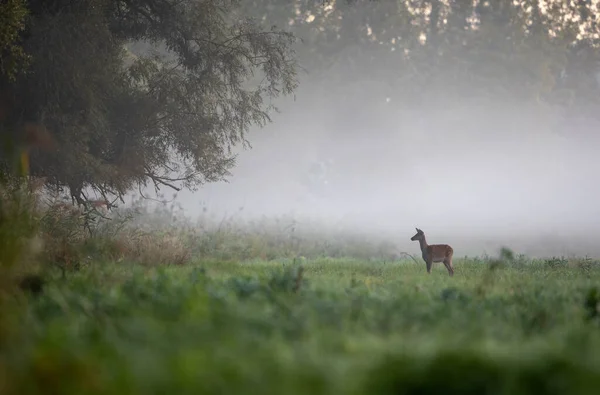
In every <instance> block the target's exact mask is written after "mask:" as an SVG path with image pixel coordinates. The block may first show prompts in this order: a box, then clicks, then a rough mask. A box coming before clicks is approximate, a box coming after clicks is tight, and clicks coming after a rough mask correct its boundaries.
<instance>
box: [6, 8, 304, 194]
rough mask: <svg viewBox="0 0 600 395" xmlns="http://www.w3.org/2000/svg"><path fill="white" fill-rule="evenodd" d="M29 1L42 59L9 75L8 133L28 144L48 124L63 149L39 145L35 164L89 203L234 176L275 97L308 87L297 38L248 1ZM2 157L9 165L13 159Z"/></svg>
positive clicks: (33, 39) (31, 48) (36, 51)
mask: <svg viewBox="0 0 600 395" xmlns="http://www.w3.org/2000/svg"><path fill="white" fill-rule="evenodd" d="M28 6H29V12H30V17H29V18H28V19H27V23H26V25H25V29H24V30H23V31H22V32H21V34H20V37H19V38H20V42H21V43H22V48H23V49H24V51H25V53H26V54H28V55H30V56H31V64H30V67H29V68H28V69H27V73H26V75H25V76H24V77H20V78H17V79H16V80H15V81H12V80H10V79H9V78H7V77H6V76H3V77H2V78H1V79H0V92H1V93H2V98H1V99H3V103H5V108H6V113H7V114H8V115H7V117H5V118H4V119H0V122H1V123H0V131H1V132H2V134H3V135H4V136H12V138H11V139H9V140H10V141H17V142H20V143H21V144H23V143H24V136H25V135H26V134H25V133H24V130H25V129H26V125H32V124H34V125H37V128H38V130H41V128H44V130H47V131H48V133H49V135H50V136H51V137H52V140H53V144H52V148H53V149H41V148H48V147H32V148H31V149H30V173H31V174H32V175H34V176H43V177H47V185H48V186H54V187H56V188H59V189H61V188H68V189H69V190H70V193H71V195H72V196H73V197H74V198H75V199H77V200H78V201H79V202H83V201H84V200H85V199H86V196H85V190H86V189H90V188H91V189H93V190H95V191H97V192H99V193H101V194H102V195H104V196H108V195H113V196H114V195H116V196H122V195H123V194H124V193H126V192H127V191H128V190H130V189H131V188H133V187H136V186H139V187H141V186H144V185H146V184H147V183H148V182H152V183H154V185H156V186H160V185H168V186H171V187H175V188H178V185H183V186H184V187H189V188H194V187H195V186H197V185H200V184H202V183H204V182H210V181H216V180H220V179H222V178H223V177H224V176H225V175H227V174H228V170H229V169H230V168H231V166H232V165H233V164H234V157H233V156H232V155H231V152H230V148H231V147H232V146H233V145H235V144H240V143H241V144H244V143H245V142H246V140H245V133H246V132H247V130H248V128H249V127H250V126H251V125H253V124H258V125H262V124H264V123H265V122H267V121H268V120H269V115H268V111H269V110H270V104H269V100H270V98H273V97H276V96H278V95H280V94H289V93H291V92H292V91H293V90H294V89H295V87H296V85H297V82H296V69H295V63H294V61H295V59H294V52H293V47H292V44H293V41H294V37H293V36H292V35H291V34H289V33H286V32H283V31H281V30H277V29H275V28H272V29H261V28H260V27H259V26H258V25H257V24H256V23H254V22H253V21H252V20H250V19H248V18H245V17H243V16H241V15H240V13H239V12H238V10H239V4H238V1H236V0H183V1H182V0H119V1H110V0H54V1H42V0H30V1H29V3H28ZM0 32H1V31H0ZM3 37H4V36H0V38H3ZM0 44H1V43H0ZM140 48H143V49H147V50H145V51H136V49H140ZM5 59H7V58H6V57H5V55H4V53H3V54H2V61H4V60H5ZM30 129H31V127H30ZM29 134H31V133H29ZM3 141H8V140H7V139H4V140H3ZM38 145H39V144H38ZM0 159H2V165H3V167H4V168H5V169H6V168H7V167H8V166H9V165H10V157H9V156H4V157H0Z"/></svg>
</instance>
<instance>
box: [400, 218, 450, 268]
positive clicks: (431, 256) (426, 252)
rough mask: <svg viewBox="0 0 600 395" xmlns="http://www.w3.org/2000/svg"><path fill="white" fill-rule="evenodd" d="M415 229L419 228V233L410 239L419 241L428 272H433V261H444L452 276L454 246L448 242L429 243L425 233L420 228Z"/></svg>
mask: <svg viewBox="0 0 600 395" xmlns="http://www.w3.org/2000/svg"><path fill="white" fill-rule="evenodd" d="M415 229H416V230H417V234H416V235H414V236H413V237H411V238H410V240H411V241H416V240H418V241H419V246H420V247H421V254H422V256H423V260H424V261H425V264H426V265H427V273H428V274H431V266H432V265H433V262H443V263H444V266H446V269H448V275H450V276H451V277H452V276H453V275H454V268H453V267H452V255H454V250H453V249H452V247H450V246H449V245H448V244H427V240H425V233H424V232H423V231H422V230H421V229H419V228H415Z"/></svg>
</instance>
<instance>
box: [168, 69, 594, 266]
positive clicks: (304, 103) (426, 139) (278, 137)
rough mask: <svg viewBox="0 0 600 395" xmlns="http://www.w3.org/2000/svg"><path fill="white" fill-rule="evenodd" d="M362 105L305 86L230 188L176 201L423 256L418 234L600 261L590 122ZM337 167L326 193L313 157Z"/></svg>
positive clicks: (485, 107)
mask: <svg viewBox="0 0 600 395" xmlns="http://www.w3.org/2000/svg"><path fill="white" fill-rule="evenodd" d="M360 77H361V76H356V78H360ZM361 100H362V98H361V97H355V98H352V99H351V101H353V102H356V103H357V108H362V109H363V110H362V111H353V110H352V109H348V110H346V108H345V107H346V106H344V107H338V106H337V105H336V102H338V100H336V97H335V91H334V93H332V94H331V97H329V100H328V102H327V103H322V101H321V98H320V97H319V93H318V92H317V93H315V92H314V91H312V90H311V88H310V86H309V87H303V88H301V89H300V90H299V92H298V94H297V96H296V101H293V100H288V101H287V102H285V104H284V105H283V106H282V107H283V108H282V113H281V114H277V115H275V116H274V119H273V123H272V124H269V125H268V126H267V127H266V128H264V129H262V130H253V131H252V133H251V134H250V136H249V140H250V142H251V144H252V146H253V148H252V149H249V150H243V149H238V150H237V151H238V152H239V156H238V162H237V166H236V168H235V169H233V172H232V173H233V175H232V176H231V177H230V178H229V183H214V184H207V185H205V186H204V187H202V188H201V189H200V190H199V191H198V192H196V193H191V192H188V191H183V192H181V193H179V194H178V197H177V199H176V201H177V202H179V203H180V204H181V205H182V206H183V208H184V209H185V210H186V212H187V213H189V215H191V216H196V215H197V214H199V213H200V212H201V210H202V209H203V208H206V209H208V210H209V211H210V212H211V213H213V214H217V215H226V214H228V215H230V214H232V213H235V215H236V216H239V217H258V216H262V215H267V216H272V215H279V214H290V213H294V215H295V216H297V217H299V218H301V217H303V216H310V217H312V218H318V219H321V220H323V221H324V222H329V223H335V222H339V221H344V223H345V224H347V225H348V226H354V227H356V228H357V229H361V230H364V231H368V232H369V233H373V234H379V235H385V236H390V235H395V237H397V243H398V245H399V247H400V248H402V249H404V250H405V251H413V250H414V251H416V250H417V248H418V247H417V245H416V243H413V244H412V245H411V244H410V241H409V240H408V239H409V238H410V237H411V236H412V235H413V234H414V228H415V226H418V227H420V228H422V229H423V230H424V231H425V232H426V234H427V236H428V239H429V241H430V242H432V243H438V242H439V243H446V242H447V243H452V244H453V245H454V247H455V250H456V253H457V254H458V255H462V254H480V253H483V252H488V253H495V251H496V249H497V248H498V247H499V246H500V245H502V244H508V245H510V246H511V247H513V248H516V249H517V250H518V252H523V253H528V254H543V255H546V254H550V255H552V254H577V255H585V254H599V253H600V246H597V245H596V243H595V240H596V235H597V234H598V230H599V229H598V228H599V227H598V224H597V222H598V221H597V218H599V214H600V205H599V203H598V197H599V196H598V192H599V190H598V187H597V183H596V177H598V174H600V172H599V170H600V159H599V158H598V156H597V155H596V152H597V147H598V146H599V145H598V143H599V141H598V139H599V137H598V134H597V131H595V130H592V129H591V128H586V124H585V121H583V122H580V123H579V124H578V125H576V126H575V125H573V126H569V125H567V126H566V127H563V128H562V129H560V130H555V131H551V132H549V131H548V130H547V129H546V127H547V124H549V123H551V122H549V121H548V120H546V122H540V118H539V115H537V114H536V113H535V112H533V111H531V110H528V109H527V108H523V107H514V106H511V105H510V103H498V102H489V103H477V102H468V101H465V102H462V103H461V102H457V103H453V104H452V105H450V104H449V103H445V105H444V106H443V107H441V106H440V107H439V108H436V109H435V111H433V112H432V111H431V108H430V107H428V108H427V111H425V110H421V109H419V108H418V106H415V107H414V108H409V109H406V108H403V106H402V105H398V104H396V103H395V102H394V100H393V99H389V98H388V97H386V96H385V95H383V94H382V95H381V96H380V97H378V98H377V100H372V101H370V102H369V104H368V105H364V104H365V103H362V102H361ZM361 104H362V105H361ZM486 125H487V126H486ZM486 127H487V128H489V130H485V128H486ZM498 128H501V129H502V131H501V133H497V132H496V131H497V130H498ZM338 136H339V137H338ZM328 159H331V160H332V161H333V164H332V166H331V168H330V170H329V171H328V173H327V180H328V182H329V184H328V186H329V188H328V190H327V193H326V194H325V195H324V196H319V195H316V194H314V193H312V192H311V189H310V188H309V187H308V186H306V185H305V184H303V182H302V180H303V178H304V177H306V174H307V173H308V169H309V167H310V165H311V164H312V163H313V162H314V161H316V160H328ZM240 208H243V210H241V211H240V210H239V209H240Z"/></svg>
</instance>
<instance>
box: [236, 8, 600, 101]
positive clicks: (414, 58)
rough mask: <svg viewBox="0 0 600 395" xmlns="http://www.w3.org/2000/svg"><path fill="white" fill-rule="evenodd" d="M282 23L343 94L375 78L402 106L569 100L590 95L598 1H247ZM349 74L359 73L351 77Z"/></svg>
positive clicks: (598, 38) (311, 65) (315, 69)
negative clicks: (492, 100)
mask: <svg viewBox="0 0 600 395" xmlns="http://www.w3.org/2000/svg"><path fill="white" fill-rule="evenodd" d="M246 4H247V7H248V8H247V9H248V12H252V13H253V15H254V16H256V17H258V18H259V19H262V20H264V21H268V23H275V24H277V25H278V26H290V27H291V29H292V31H293V32H294V34H296V35H298V37H299V38H301V39H303V40H304V41H303V42H302V43H299V44H298V45H297V49H298V53H299V59H300V62H301V64H303V65H304V66H305V67H306V68H307V69H308V71H309V73H311V74H312V75H313V76H317V79H318V78H319V77H320V83H323V82H325V84H322V85H321V86H322V87H323V89H324V90H329V89H330V86H329V85H328V84H337V85H344V86H346V89H347V90H348V93H349V94H350V95H348V96H349V97H351V96H353V95H356V94H359V92H360V94H364V92H365V89H366V87H367V86H369V85H370V86H374V85H373V84H374V83H377V84H379V87H382V86H383V88H381V89H380V91H381V90H384V91H387V92H388V96H392V97H394V98H395V99H396V100H398V101H401V102H402V103H403V105H415V104H416V105H421V104H422V103H425V102H427V101H429V100H433V99H434V98H436V97H439V96H440V94H443V95H444V96H445V97H448V98H449V99H450V100H456V99H457V98H460V99H465V98H466V99H469V98H477V99H480V98H495V99H509V100H511V101H525V102H534V103H544V104H549V103H551V104H553V105H556V104H560V106H563V107H564V106H567V105H568V106H569V107H570V108H576V107H579V106H580V105H584V103H586V102H588V101H589V99H590V98H591V96H597V94H598V83H597V82H596V81H595V79H596V74H597V72H598V64H597V62H598V61H599V60H600V59H599V58H598V56H599V52H598V51H597V47H598V44H599V42H600V28H599V26H598V23H599V22H600V12H599V11H600V9H599V7H600V5H599V4H598V3H597V2H589V1H571V2H565V1H560V0H546V1H540V0H518V1H504V0H475V1H473V0H454V1H440V0H376V1H373V0H352V1H348V0H332V1H329V2H325V3H321V2H314V1H308V0H297V1H293V2H285V1H277V2H271V1H270V0H253V1H251V2H248V3H246ZM356 76H365V77H363V78H356Z"/></svg>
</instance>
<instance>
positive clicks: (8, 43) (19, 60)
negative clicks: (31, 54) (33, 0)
mask: <svg viewBox="0 0 600 395" xmlns="http://www.w3.org/2000/svg"><path fill="white" fill-rule="evenodd" d="M26 17H27V7H26V6H25V1H24V0H6V1H3V2H2V3H0V74H1V75H3V76H4V78H8V79H10V80H14V79H15V78H16V76H17V74H18V73H19V70H21V69H23V68H24V67H25V66H26V65H27V61H28V57H27V55H26V54H25V52H24V51H23V48H22V47H21V46H20V45H19V43H18V39H19V33H20V32H21V31H23V29H24V28H25V19H26Z"/></svg>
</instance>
